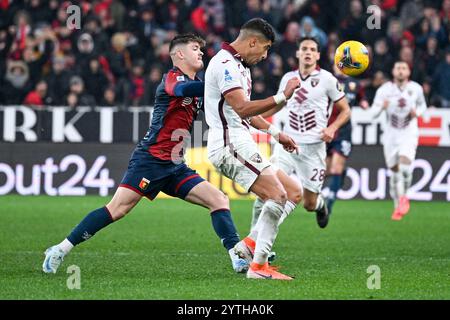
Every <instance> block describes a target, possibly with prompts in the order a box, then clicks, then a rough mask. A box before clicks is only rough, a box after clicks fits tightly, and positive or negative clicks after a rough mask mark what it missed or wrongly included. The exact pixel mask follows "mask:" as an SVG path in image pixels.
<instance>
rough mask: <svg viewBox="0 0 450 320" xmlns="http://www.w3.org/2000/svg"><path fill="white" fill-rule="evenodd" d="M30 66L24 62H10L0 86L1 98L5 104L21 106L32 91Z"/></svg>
mask: <svg viewBox="0 0 450 320" xmlns="http://www.w3.org/2000/svg"><path fill="white" fill-rule="evenodd" d="M29 78H30V74H29V71H28V66H27V65H26V64H25V62H23V61H13V60H9V61H8V62H7V70H6V74H5V76H4V81H3V83H2V84H1V85H0V92H1V93H0V96H1V97H2V100H3V101H4V103H5V104H21V103H22V101H23V99H24V98H25V96H26V94H27V93H28V92H29V91H30V90H31V89H32V86H31V83H30V81H29Z"/></svg>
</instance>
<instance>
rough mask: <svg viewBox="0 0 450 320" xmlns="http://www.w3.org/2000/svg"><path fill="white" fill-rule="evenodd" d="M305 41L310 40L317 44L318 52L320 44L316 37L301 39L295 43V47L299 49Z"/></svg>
mask: <svg viewBox="0 0 450 320" xmlns="http://www.w3.org/2000/svg"><path fill="white" fill-rule="evenodd" d="M306 40H311V41H314V42H315V43H316V44H317V51H319V52H320V42H319V40H317V38H316V37H301V38H300V39H299V40H298V41H297V46H298V47H300V45H301V44H302V42H303V41H306Z"/></svg>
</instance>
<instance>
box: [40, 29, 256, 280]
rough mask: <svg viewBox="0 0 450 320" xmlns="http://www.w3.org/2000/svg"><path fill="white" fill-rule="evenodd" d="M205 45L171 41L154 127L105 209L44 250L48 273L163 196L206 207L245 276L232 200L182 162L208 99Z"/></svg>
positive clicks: (194, 39)
mask: <svg viewBox="0 0 450 320" xmlns="http://www.w3.org/2000/svg"><path fill="white" fill-rule="evenodd" d="M204 44H205V41H204V40H203V39H202V38H200V37H198V36H196V35H193V34H185V35H179V36H176V37H175V38H174V39H173V40H172V41H171V43H170V49H169V50H170V55H171V58H172V62H173V69H171V70H170V71H169V72H168V73H167V74H165V75H164V76H163V79H162V81H161V83H160V85H159V86H158V88H157V90H156V98H155V105H154V111H153V117H152V123H151V125H150V128H149V130H148V131H147V133H146V135H145V136H144V138H143V139H142V140H141V141H140V142H139V143H138V145H137V146H136V148H135V150H134V152H133V154H132V155H131V158H130V161H129V164H128V170H127V171H126V173H125V175H124V177H123V179H122V181H121V183H120V185H119V187H118V189H117V191H116V193H115V194H114V196H113V198H112V200H111V201H110V202H109V203H108V204H107V205H106V206H104V207H102V208H99V209H96V210H94V211H92V212H90V213H89V214H88V215H87V216H86V217H85V218H84V219H83V220H82V221H81V222H80V223H79V224H78V225H77V226H76V227H75V228H74V229H73V230H72V232H71V233H70V234H69V235H68V236H67V238H66V239H64V240H63V241H62V242H61V243H59V244H57V245H55V246H52V247H50V248H48V249H47V250H46V252H45V260H44V263H43V265H42V269H43V271H44V272H45V273H56V271H57V269H58V267H59V266H60V264H61V262H62V261H63V259H64V256H65V255H67V254H68V253H69V251H70V250H71V249H72V248H73V247H74V246H76V245H78V244H80V243H81V242H83V241H85V240H88V239H89V238H90V237H92V236H93V235H94V234H95V233H96V232H98V231H99V230H101V229H103V228H104V227H106V226H108V225H109V224H111V223H112V222H115V221H117V220H119V219H120V218H122V217H124V216H125V215H126V214H127V213H129V212H130V211H131V210H132V209H133V208H134V206H135V205H136V204H137V203H138V202H139V201H140V200H141V198H142V197H147V198H149V199H150V200H153V199H154V198H155V197H156V196H157V195H158V193H159V192H160V191H162V192H164V193H166V194H168V195H170V196H173V197H178V198H180V199H183V200H185V201H188V202H191V203H194V204H198V205H200V206H203V207H206V208H208V209H209V210H210V212H211V219H212V225H213V228H214V230H215V232H216V233H217V235H218V236H219V238H220V239H221V241H222V244H223V245H224V247H225V248H226V249H227V250H228V253H229V255H230V258H231V261H232V266H233V269H234V270H235V271H236V272H246V271H247V269H248V263H247V262H246V261H245V260H244V259H241V258H239V257H238V256H237V255H236V254H235V253H234V250H233V247H234V245H235V244H236V243H238V242H239V236H238V234H237V231H236V228H235V225H234V223H233V220H232V218H231V214H230V206H229V201H228V198H227V197H226V196H225V195H224V194H223V193H222V192H221V191H220V190H218V189H217V188H216V187H214V186H213V185H212V184H210V183H209V182H208V181H205V180H204V179H203V178H202V177H200V176H199V175H198V174H197V173H196V172H195V171H194V170H192V169H191V168H189V167H188V166H187V165H186V164H185V162H184V152H185V148H184V142H185V140H186V137H187V136H188V135H189V131H190V129H191V127H192V124H193V121H194V120H195V118H196V116H197V114H198V112H199V110H200V109H201V104H202V101H201V100H202V97H203V95H204V83H203V82H202V81H200V79H198V78H197V77H196V73H197V72H199V71H200V70H201V69H202V68H203V61H202V56H203V53H202V51H201V48H202V47H203V46H204Z"/></svg>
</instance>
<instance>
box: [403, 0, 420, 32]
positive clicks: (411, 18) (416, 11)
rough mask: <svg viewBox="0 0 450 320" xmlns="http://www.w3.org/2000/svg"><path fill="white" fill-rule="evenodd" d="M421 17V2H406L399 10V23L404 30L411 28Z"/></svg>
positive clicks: (411, 0) (417, 0) (412, 0)
mask: <svg viewBox="0 0 450 320" xmlns="http://www.w3.org/2000/svg"><path fill="white" fill-rule="evenodd" d="M422 17H423V1H422V0H410V1H406V2H405V3H404V4H403V6H402V8H401V10H400V23H401V24H402V25H403V26H404V27H405V28H411V27H413V26H414V25H415V24H416V23H417V22H418V21H419V20H420V19H421V18H422Z"/></svg>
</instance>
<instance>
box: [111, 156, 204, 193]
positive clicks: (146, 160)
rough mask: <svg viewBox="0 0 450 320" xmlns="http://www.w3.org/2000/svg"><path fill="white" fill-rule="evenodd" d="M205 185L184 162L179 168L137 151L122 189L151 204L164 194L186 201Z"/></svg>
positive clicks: (132, 157)
mask: <svg viewBox="0 0 450 320" xmlns="http://www.w3.org/2000/svg"><path fill="white" fill-rule="evenodd" d="M203 181H205V180H204V179H203V178H202V177H200V176H199V175H198V173H197V172H196V171H195V170H192V169H191V168H189V167H188V166H187V165H186V164H185V163H184V162H183V163H179V164H175V163H173V162H172V161H164V160H160V159H157V158H155V157H153V156H152V155H151V154H149V153H148V152H146V151H142V150H139V149H135V151H134V152H133V154H132V156H131V159H130V162H129V164H128V169H127V171H126V172H125V175H124V177H123V179H122V181H121V183H120V185H119V186H120V187H124V188H128V189H130V190H133V191H134V192H136V193H138V194H140V195H141V196H143V197H147V198H149V199H150V200H153V199H154V198H156V196H157V195H158V193H159V192H160V191H162V192H164V193H165V194H167V195H169V196H172V197H177V198H180V199H184V198H186V196H187V194H188V193H189V191H191V189H192V188H193V187H195V186H196V185H198V184H199V183H201V182H203Z"/></svg>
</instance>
